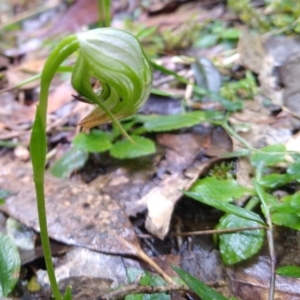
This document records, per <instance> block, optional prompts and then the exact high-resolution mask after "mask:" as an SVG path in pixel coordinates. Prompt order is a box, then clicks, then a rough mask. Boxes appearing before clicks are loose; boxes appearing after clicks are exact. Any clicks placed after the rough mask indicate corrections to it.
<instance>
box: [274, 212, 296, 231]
mask: <svg viewBox="0 0 300 300" xmlns="http://www.w3.org/2000/svg"><path fill="white" fill-rule="evenodd" d="M271 219H272V222H273V223H274V224H276V225H281V226H285V227H289V228H292V229H296V230H300V216H298V215H296V214H292V213H290V212H288V213H281V212H275V213H272V214H271Z"/></svg>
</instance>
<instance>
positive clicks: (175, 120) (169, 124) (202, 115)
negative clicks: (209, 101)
mask: <svg viewBox="0 0 300 300" xmlns="http://www.w3.org/2000/svg"><path fill="white" fill-rule="evenodd" d="M221 118H223V114H221V113H220V112H212V111H207V112H204V111H194V112H189V113H185V114H180V115H166V116H164V115H160V116H156V117H155V118H154V117H153V118H151V119H150V120H149V121H146V122H145V123H144V128H145V129H146V130H147V131H150V132H153V131H158V132H159V131H169V130H175V129H180V128H183V127H191V126H194V125H197V124H199V123H200V122H203V121H207V122H212V121H213V120H216V119H218V120H220V119H221Z"/></svg>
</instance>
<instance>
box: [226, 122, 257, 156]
mask: <svg viewBox="0 0 300 300" xmlns="http://www.w3.org/2000/svg"><path fill="white" fill-rule="evenodd" d="M221 125H222V126H223V128H224V129H225V130H226V131H227V133H228V134H229V135H231V136H233V137H234V138H235V139H236V140H238V141H239V142H240V143H242V144H243V145H244V146H246V147H247V148H248V149H249V150H252V151H256V150H257V149H255V148H254V147H252V145H251V144H249V143H248V142H247V141H246V140H245V139H243V138H242V137H241V136H240V135H238V134H237V133H236V132H235V131H234V130H233V128H232V127H230V126H229V124H228V123H227V121H225V122H222V124H221Z"/></svg>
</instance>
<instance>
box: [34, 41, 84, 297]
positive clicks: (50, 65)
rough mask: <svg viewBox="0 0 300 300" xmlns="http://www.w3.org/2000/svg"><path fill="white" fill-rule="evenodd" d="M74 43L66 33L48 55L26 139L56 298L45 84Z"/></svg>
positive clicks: (45, 254) (75, 42) (52, 286)
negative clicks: (47, 186) (48, 203)
mask: <svg viewBox="0 0 300 300" xmlns="http://www.w3.org/2000/svg"><path fill="white" fill-rule="evenodd" d="M78 46H79V45H78V41H77V38H76V36H69V37H67V38H65V39H63V40H62V41H61V42H60V43H59V44H58V45H57V47H56V48H55V49H54V50H53V51H52V53H51V54H50V56H49V57H48V59H47V61H46V63H45V66H44V69H43V72H42V74H41V92H40V101H39V104H38V106H37V109H36V116H35V120H34V123H33V127H32V133H31V140H30V153H31V160H32V166H33V178H34V183H35V190H36V198H37V209H38V217H39V226H40V233H41V241H42V248H43V253H44V258H45V263H46V268H47V273H48V276H49V281H50V285H51V289H52V292H53V295H54V297H55V299H56V300H61V299H62V296H61V294H60V291H59V287H58V284H57V281H56V278H55V272H54V267H53V264H52V255H51V249H50V242H49V235H48V228H47V216H46V204H45V191H44V176H45V163H46V152H47V137H46V119H47V118H46V117H47V106H48V95H49V87H50V84H51V81H52V79H53V77H54V75H55V73H56V72H57V69H58V68H59V66H60V65H61V64H62V62H63V61H64V60H65V59H66V58H67V57H68V56H69V55H70V54H72V53H73V52H74V51H75V50H76V49H78Z"/></svg>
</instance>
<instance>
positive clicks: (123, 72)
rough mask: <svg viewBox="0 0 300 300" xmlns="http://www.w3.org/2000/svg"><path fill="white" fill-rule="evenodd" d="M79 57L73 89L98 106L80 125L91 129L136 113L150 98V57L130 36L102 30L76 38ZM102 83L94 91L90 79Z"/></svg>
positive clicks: (125, 33)
mask: <svg viewBox="0 0 300 300" xmlns="http://www.w3.org/2000/svg"><path fill="white" fill-rule="evenodd" d="M76 37H77V39H78V42H79V48H78V50H79V56H78V59H77V61H76V63H75V66H74V69H73V72H72V85H73V87H74V89H75V90H76V91H77V92H78V93H79V94H80V95H81V96H84V97H85V98H87V100H88V101H89V102H91V103H93V104H95V105H96V106H97V107H96V108H95V110H94V111H93V112H92V113H91V114H89V115H88V116H87V117H86V118H84V119H83V120H82V121H81V122H80V125H81V126H82V127H83V128H84V129H88V128H91V127H93V126H97V125H100V124H103V123H106V122H108V121H110V120H111V118H112V116H113V117H114V118H116V119H121V118H125V117H127V116H130V115H132V114H133V113H135V112H136V111H137V110H138V109H139V108H140V107H141V106H142V105H143V104H144V103H145V101H146V100H147V99H148V97H149V94H150V91H151V85H152V72H151V69H150V66H149V63H148V61H147V58H146V56H145V54H144V52H143V50H142V48H141V46H140V44H139V42H138V41H137V39H136V38H135V37H134V36H132V35H131V34H129V33H127V32H124V31H121V30H117V29H113V28H100V29H94V30H90V31H87V32H84V33H79V34H77V35H76ZM91 77H94V78H96V79H98V80H99V81H100V83H101V89H100V91H98V92H94V91H93V89H92V87H91V84H90V78H91Z"/></svg>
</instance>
